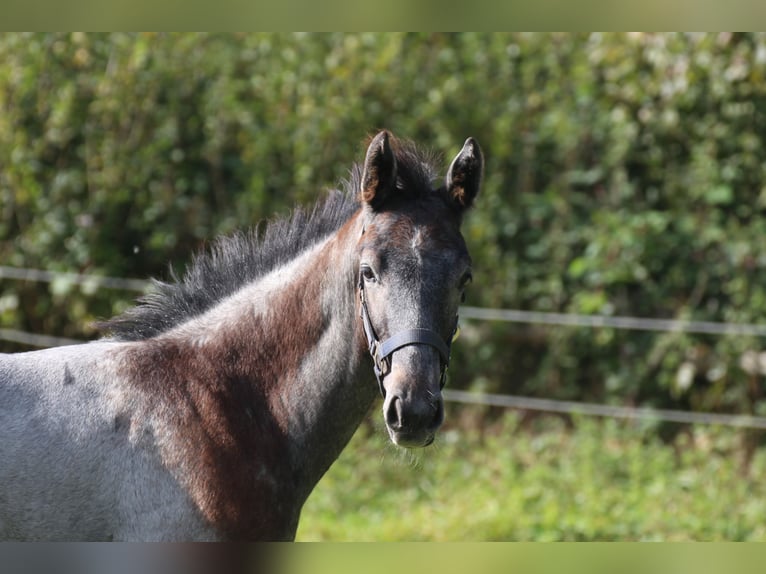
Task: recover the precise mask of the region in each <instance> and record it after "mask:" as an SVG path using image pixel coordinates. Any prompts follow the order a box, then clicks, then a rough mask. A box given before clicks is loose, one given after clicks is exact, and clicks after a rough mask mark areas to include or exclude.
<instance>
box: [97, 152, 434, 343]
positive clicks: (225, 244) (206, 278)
mask: <svg viewBox="0 0 766 574" xmlns="http://www.w3.org/2000/svg"><path fill="white" fill-rule="evenodd" d="M392 143H393V144H394V145H393V149H394V153H395V154H396V159H397V167H398V175H397V187H398V188H399V189H407V190H430V189H431V184H432V182H433V180H434V177H435V173H436V172H435V170H434V168H433V161H434V159H435V158H434V156H433V155H431V154H429V153H426V152H423V151H421V150H419V149H417V148H416V147H415V145H414V144H412V143H410V142H406V141H398V140H395V141H394V142H392ZM361 181H362V166H361V165H359V164H355V165H354V166H353V167H352V169H351V172H350V175H349V179H348V180H347V181H344V182H343V185H342V187H343V190H342V191H339V190H333V191H331V192H330V193H329V195H328V197H327V198H326V199H325V200H324V201H322V202H320V203H318V204H316V205H315V206H314V207H313V209H310V210H307V209H304V208H301V207H299V208H296V209H295V210H294V211H293V212H292V214H291V215H289V216H288V217H284V218H280V219H275V220H273V221H271V222H269V223H268V224H267V225H266V228H265V231H264V232H263V233H260V232H259V227H258V226H256V227H255V228H253V229H251V230H250V231H248V232H239V233H235V234H234V235H231V236H227V237H219V238H218V239H216V240H215V242H214V243H213V245H212V247H211V248H210V250H209V251H207V252H203V253H200V254H197V255H196V256H194V258H193V259H192V261H191V263H190V265H189V266H188V268H187V270H186V272H185V273H184V275H183V277H180V278H179V277H178V276H177V275H176V273H175V271H174V270H173V269H171V270H170V276H171V279H172V282H169V283H168V282H162V281H157V280H155V281H154V289H153V291H152V292H151V293H149V294H148V295H145V296H144V297H141V298H140V299H139V300H138V304H137V305H136V306H135V307H133V308H131V309H128V310H127V311H126V312H124V313H123V314H121V315H118V316H117V317H114V318H112V319H110V320H108V321H105V322H103V323H100V324H99V325H98V327H99V328H100V329H102V330H103V331H105V332H108V333H109V334H110V336H111V337H112V338H113V339H115V340H119V341H139V340H143V339H149V338H151V337H154V336H156V335H159V334H161V333H164V332H166V331H168V330H170V329H171V328H173V327H175V326H177V325H180V324H181V323H184V322H186V321H188V320H189V319H191V318H193V317H196V316H198V315H201V314H202V313H204V312H205V311H207V310H209V309H211V308H212V307H214V306H215V305H216V304H217V303H218V302H220V301H221V300H223V299H225V298H226V297H228V296H230V295H232V294H234V293H235V292H237V291H238V290H239V289H241V288H242V287H244V286H245V285H247V284H248V283H251V282H253V281H255V280H257V279H259V278H260V277H263V276H264V275H266V274H267V273H268V272H270V271H271V270H273V269H275V268H277V267H279V266H281V265H283V264H285V263H287V262H288V261H290V260H292V259H294V258H295V257H296V256H297V255H299V254H300V253H301V252H303V251H305V250H306V249H307V248H309V247H310V246H312V245H314V244H316V243H317V242H318V241H321V240H322V239H323V238H325V237H326V236H327V235H329V234H331V233H333V232H335V231H337V230H338V229H339V228H340V227H342V225H343V224H344V223H345V222H346V221H348V220H349V219H350V218H351V216H352V215H353V214H354V213H356V211H357V210H358V209H360V207H361V203H360V201H359V198H358V190H359V189H360V185H361Z"/></svg>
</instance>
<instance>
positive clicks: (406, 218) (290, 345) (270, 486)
mask: <svg viewBox="0 0 766 574" xmlns="http://www.w3.org/2000/svg"><path fill="white" fill-rule="evenodd" d="M482 168H483V159H482V154H481V151H480V149H479V146H478V144H477V143H476V141H475V140H473V139H470V138H469V139H468V140H467V141H466V142H465V145H464V146H463V148H462V150H461V151H460V153H459V154H458V155H457V156H456V157H455V159H454V161H453V162H452V164H451V165H450V167H449V170H448V172H447V175H446V177H445V179H444V181H443V182H442V183H441V184H440V185H438V186H437V187H436V189H434V188H433V187H432V183H433V182H434V181H435V172H434V169H433V167H432V165H431V164H430V162H429V160H428V158H427V157H426V156H425V155H424V154H423V153H422V152H420V151H418V150H417V149H416V148H415V147H414V146H413V145H412V144H410V143H408V142H403V141H398V140H396V139H394V138H393V136H391V135H389V133H388V132H385V131H384V132H381V133H379V134H378V135H376V136H375V137H374V138H373V139H372V140H371V142H370V144H369V147H368V149H367V153H366V157H365V160H364V163H363V164H362V165H361V166H359V165H357V166H354V168H353V169H352V171H351V177H350V180H349V182H347V183H346V187H347V189H346V190H345V192H342V191H336V192H333V193H332V194H331V195H330V196H329V198H328V199H327V200H326V201H324V202H323V203H321V204H319V205H317V206H316V207H315V208H314V209H313V211H311V212H310V213H306V212H304V211H302V210H297V211H296V212H295V213H294V214H293V215H292V216H291V218H289V219H286V220H281V221H276V222H273V223H272V224H270V225H269V227H268V228H267V229H266V231H265V233H264V234H263V236H262V237H259V236H258V235H257V234H255V233H251V234H249V235H247V234H240V235H235V236H234V237H230V238H225V239H220V240H218V242H217V243H216V244H215V245H214V247H213V248H212V250H211V251H210V252H209V253H207V254H202V255H200V256H198V257H196V258H195V259H194V261H193V262H192V264H191V266H190V268H189V270H188V271H187V272H186V274H185V276H184V277H183V278H181V279H176V278H175V277H174V282H172V283H157V284H156V290H155V292H153V293H152V294H150V295H148V296H146V297H145V298H143V299H142V300H140V301H139V304H138V305H137V306H136V307H135V308H133V309H131V310H129V311H127V312H126V313H125V314H123V315H122V316H119V317H117V318H115V319H112V320H111V321H109V322H107V323H106V328H107V329H108V330H109V332H110V336H109V338H106V339H102V340H100V341H96V342H92V343H88V344H83V345H75V346H70V347H58V348H53V349H48V350H43V351H35V352H31V353H20V354H14V355H0V539H5V540H8V539H26V540H43V539H45V540H291V539H293V538H294V536H295V531H296V528H297V525H298V519H299V516H300V511H301V507H302V506H303V503H304V502H305V500H306V498H307V497H308V496H309V494H310V492H311V490H312V489H313V488H314V486H315V485H316V483H317V482H318V481H319V479H320V478H321V477H322V475H323V474H324V473H325V471H326V470H327V469H328V468H329V466H330V465H331V464H332V463H333V461H334V460H335V459H336V458H337V457H338V455H339V454H340V452H341V450H342V449H343V448H344V447H345V445H346V444H347V443H348V441H349V439H350V438H351V436H352V434H353V433H354V431H355V429H356V428H357V427H358V425H359V424H360V422H361V421H362V419H363V417H364V416H365V414H366V412H367V411H368V409H369V407H370V405H371V404H372V402H373V400H374V398H375V395H376V393H377V392H378V391H380V392H381V393H382V395H383V397H384V402H383V416H384V419H385V422H386V426H387V429H388V432H389V435H390V437H391V440H392V441H393V442H394V443H396V444H399V445H402V446H406V447H419V446H425V445H428V444H430V443H431V442H432V441H433V439H434V435H435V433H436V431H437V429H438V428H439V426H440V424H441V422H442V419H443V413H444V411H443V404H442V398H441V392H440V391H441V386H442V385H443V383H444V375H445V370H446V367H447V363H448V361H449V354H450V352H449V351H450V342H451V339H452V336H453V334H454V331H455V329H456V325H457V311H458V305H459V303H460V301H461V297H462V294H463V290H464V288H465V286H466V284H467V283H468V282H469V281H470V278H471V270H470V258H469V255H468V252H467V250H466V246H465V242H464V241H463V238H462V236H461V234H460V223H461V219H462V217H463V214H464V212H465V211H466V210H467V209H468V208H469V207H470V206H471V204H472V203H473V201H474V199H475V197H476V195H477V193H478V191H479V186H480V183H481V176H482ZM376 383H377V384H376Z"/></svg>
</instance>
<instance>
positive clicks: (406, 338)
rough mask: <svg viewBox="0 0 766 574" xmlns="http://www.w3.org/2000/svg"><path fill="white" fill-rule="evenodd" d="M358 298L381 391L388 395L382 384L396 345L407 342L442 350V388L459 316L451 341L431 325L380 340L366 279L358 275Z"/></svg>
mask: <svg viewBox="0 0 766 574" xmlns="http://www.w3.org/2000/svg"><path fill="white" fill-rule="evenodd" d="M359 300H360V301H361V311H360V314H361V316H362V326H363V327H364V334H365V336H366V337H367V344H368V346H369V350H370V355H371V356H372V363H373V370H374V371H375V378H376V379H377V380H378V386H379V387H380V394H381V395H382V396H383V398H386V389H385V387H384V386H383V378H384V377H385V376H386V375H387V374H388V373H389V371H390V370H391V359H390V357H391V354H392V353H393V352H394V351H396V350H397V349H401V348H402V347H406V346H408V345H430V346H431V347H433V348H435V349H436V350H437V351H439V359H440V363H441V377H440V379H439V388H440V389H443V388H444V385H445V383H446V382H447V367H448V366H449V356H450V346H451V344H452V341H454V340H455V338H456V337H455V336H456V335H457V333H458V318H457V317H455V329H454V330H453V332H452V337H450V342H449V343H445V342H444V339H442V338H441V336H440V335H439V334H438V333H436V332H435V331H432V330H431V329H405V330H404V331H399V332H398V333H394V334H393V335H391V336H390V337H389V338H388V339H386V340H385V341H383V342H382V343H381V342H380V339H378V336H377V335H376V334H375V329H374V328H373V326H372V322H371V321H370V312H369V310H368V309H367V300H366V298H365V296H364V279H363V278H362V277H361V276H360V277H359Z"/></svg>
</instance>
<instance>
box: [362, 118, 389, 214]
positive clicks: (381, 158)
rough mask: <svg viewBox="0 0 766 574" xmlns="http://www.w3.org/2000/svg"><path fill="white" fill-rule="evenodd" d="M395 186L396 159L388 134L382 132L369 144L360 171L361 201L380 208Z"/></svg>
mask: <svg viewBox="0 0 766 574" xmlns="http://www.w3.org/2000/svg"><path fill="white" fill-rule="evenodd" d="M395 186H396V158H395V157H394V152H393V150H392V149H391V144H390V143H389V134H388V132H387V131H382V132H380V133H379V134H378V135H376V136H375V137H374V138H372V141H371V142H370V145H369V147H368V148H367V156H366V157H365V158H364V169H363V171H362V187H361V193H362V201H364V202H365V203H367V204H369V205H370V206H371V207H372V208H378V207H380V206H381V205H382V204H383V202H384V201H385V199H386V197H387V196H388V194H389V193H390V192H391V191H393V189H394V187H395Z"/></svg>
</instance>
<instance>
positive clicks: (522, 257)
mask: <svg viewBox="0 0 766 574" xmlns="http://www.w3.org/2000/svg"><path fill="white" fill-rule="evenodd" d="M0 110H1V111H0V163H1V164H2V168H1V169H0V262H2V263H3V264H7V265H14V266H21V267H33V268H44V269H52V270H66V271H71V270H75V271H82V272H87V273H100V274H106V275H112V276H118V277H139V278H140V277H146V276H148V275H153V276H160V277H163V276H166V274H167V263H168V262H172V263H173V264H174V265H176V266H182V265H183V264H184V263H185V262H187V261H188V260H189V255H190V253H191V252H193V251H194V250H196V249H198V248H200V247H201V246H202V245H203V244H204V243H205V241H207V240H209V239H210V238H212V237H213V236H215V235H217V234H219V233H226V232H230V231H231V230H233V229H235V228H239V227H244V226H249V225H251V224H253V223H255V222H257V221H258V220H260V219H262V218H264V217H269V216H271V215H273V214H275V213H283V212H285V211H287V210H288V209H290V208H291V207H292V206H293V205H294V204H295V203H307V202H312V201H314V200H315V199H316V198H317V197H319V196H320V195H321V193H322V190H323V189H326V188H328V187H331V186H333V185H334V184H335V183H336V182H337V181H338V180H339V179H340V178H342V177H344V176H345V175H346V173H347V169H348V167H349V165H350V162H351V161H353V160H359V159H360V158H361V153H362V152H363V150H361V148H360V142H361V141H362V140H363V138H364V137H365V135H366V134H368V133H370V132H373V131H375V130H376V129H378V128H381V127H387V128H389V129H391V130H393V131H394V132H395V133H397V134H398V135H400V136H402V137H408V138H411V139H414V140H416V141H420V142H424V143H426V144H428V145H429V146H430V147H432V148H434V149H436V150H439V151H442V152H444V154H445V156H446V157H451V156H452V155H453V154H454V153H456V152H457V150H458V149H459V147H460V144H461V143H462V141H463V140H464V139H465V137H467V136H468V135H473V136H475V137H477V138H478V139H479V141H480V142H481V144H482V146H483V148H484V150H485V154H486V157H487V166H486V179H485V187H484V190H483V195H482V197H481V198H480V201H479V202H478V204H477V208H476V210H475V212H474V213H473V214H472V215H471V217H470V218H469V220H468V222H467V227H466V230H465V231H466V236H467V239H468V241H469V243H470V246H471V250H472V253H473V256H474V259H475V263H476V264H475V267H476V272H475V282H474V285H473V287H472V289H471V292H470V294H469V300H468V303H469V304H471V305H478V306H490V307H503V308H519V309H528V310H540V311H557V312H574V313H597V314H607V315H634V316H642V317H663V318H676V317H680V318H689V319H696V320H706V321H729V322H752V323H763V322H765V321H766V249H764V246H765V245H766V239H765V238H766V220H765V219H764V215H765V214H766V178H765V177H764V175H765V173H766V146H765V145H764V140H763V134H764V133H766V114H765V113H764V112H765V111H766V37H764V36H763V35H750V34H742V35H731V34H718V35H706V34H700V35H685V34H684V35H680V34H679V35H662V34H648V35H646V34H634V35H624V34H619V35H609V34H607V35H602V34H593V35H579V34H563V35H549V34H545V35H540V34H494V35H484V34H456V35H450V34H438V35H418V34H415V35H403V34H388V35H376V34H351V35H344V34H317V35H306V34H294V35H284V34H278V35H273V34H243V35H196V34H183V35H165V34H140V35H128V34H113V35H111V34H110V35H83V34H66V35H15V34H7V35H2V36H0ZM132 296H133V295H132V294H130V293H120V292H114V291H112V292H110V291H106V290H96V291H94V290H93V289H87V288H86V289H82V288H78V287H76V286H73V285H68V284H66V283H65V282H57V283H54V284H52V285H50V286H48V285H41V284H32V283H19V282H11V281H3V282H2V283H0V326H5V327H14V328H20V329H24V330H27V331H31V332H38V333H49V334H57V335H62V336H69V337H88V336H93V332H92V331H91V328H90V327H89V326H88V325H89V323H90V322H92V321H93V320H94V319H96V318H100V317H105V316H109V315H111V314H113V313H115V312H118V311H120V310H121V309H123V308H124V307H125V306H126V305H127V304H129V301H130V299H131V297H132ZM463 332H464V337H463V339H462V341H461V344H460V345H458V346H457V348H456V355H457V356H456V357H455V360H454V363H453V364H454V367H453V369H452V371H451V379H452V382H451V384H453V385H455V386H456V387H462V388H479V389H485V390H491V391H498V392H514V393H524V394H528V395H537V396H547V397H560V398H575V399H591V400H602V401H604V400H606V401H613V402H621V403H623V402H634V403H641V404H654V405H662V406H669V405H676V406H682V407H691V408H695V409H705V410H720V411H738V412H741V411H749V412H761V413H762V414H766V402H764V401H763V397H762V394H763V387H764V385H763V383H764V375H763V373H761V374H758V373H749V372H746V370H744V369H743V368H742V366H741V362H742V357H743V355H745V354H746V353H748V352H750V353H752V352H761V351H762V349H764V346H766V344H765V343H764V341H763V340H762V339H760V340H759V339H756V338H752V337H750V338H748V337H713V336H691V335H680V334H652V333H641V332H635V331H616V330H611V329H600V330H589V329H576V328H570V327H557V328H543V327H540V326H529V325H509V324H491V323H479V322H466V325H465V328H464V330H463ZM3 348H4V349H6V350H14V349H19V348H20V347H14V346H12V345H7V344H4V345H3Z"/></svg>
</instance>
